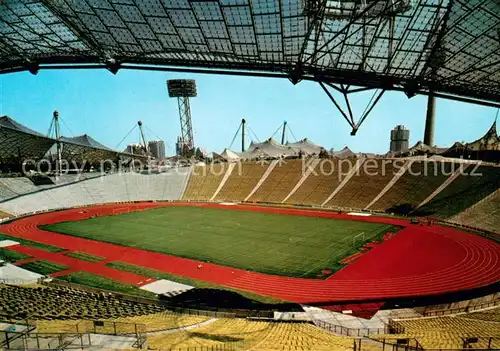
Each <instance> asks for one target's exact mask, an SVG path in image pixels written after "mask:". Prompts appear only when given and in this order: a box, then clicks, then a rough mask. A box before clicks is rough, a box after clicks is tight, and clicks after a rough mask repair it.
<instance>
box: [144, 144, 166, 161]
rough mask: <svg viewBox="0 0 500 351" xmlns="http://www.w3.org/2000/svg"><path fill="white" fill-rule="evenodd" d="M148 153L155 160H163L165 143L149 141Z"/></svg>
mask: <svg viewBox="0 0 500 351" xmlns="http://www.w3.org/2000/svg"><path fill="white" fill-rule="evenodd" d="M148 147H149V152H150V153H151V155H153V157H154V158H156V159H157V160H164V159H165V142H164V141H163V140H151V141H150V142H149V143H148Z"/></svg>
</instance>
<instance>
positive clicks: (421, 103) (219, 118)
mask: <svg viewBox="0 0 500 351" xmlns="http://www.w3.org/2000/svg"><path fill="white" fill-rule="evenodd" d="M174 78H190V79H196V82H197V87H198V97H196V98H193V99H192V100H191V111H192V117H193V129H194V133H195V134H194V137H195V143H196V145H197V146H200V147H203V148H205V149H206V150H207V151H218V152H220V151H222V150H223V149H224V148H225V147H228V146H229V144H230V142H231V140H232V138H233V136H234V133H235V132H236V129H237V128H238V125H239V123H240V121H241V119H242V118H245V119H246V120H247V122H248V124H249V126H250V127H251V128H252V129H253V130H254V131H255V133H256V135H257V136H258V137H259V139H261V140H263V139H265V138H267V137H269V136H271V134H273V133H274V131H275V130H276V129H277V128H278V127H279V125H280V124H281V123H282V122H283V121H284V120H286V121H287V122H288V124H289V126H290V127H291V129H292V131H293V132H294V134H295V136H296V137H297V138H298V139H301V138H304V137H308V138H309V139H310V140H312V141H313V142H315V143H317V144H321V145H323V146H325V147H326V148H331V147H333V148H334V149H336V150H338V149H341V148H343V147H344V146H346V145H347V146H349V147H350V148H351V149H352V150H354V151H356V152H360V151H363V152H377V153H384V152H386V151H388V147H389V134H390V130H391V129H392V128H393V127H394V126H395V125H396V124H404V125H406V126H407V127H408V128H410V131H411V133H410V138H411V140H410V143H411V144H414V143H416V142H417V141H419V140H422V139H423V131H424V125H425V109H426V97H419V96H417V97H414V98H412V99H408V98H407V97H406V96H405V95H404V94H403V93H399V92H390V93H386V94H385V95H384V96H383V97H382V100H381V101H380V103H379V104H378V105H377V106H376V107H375V109H374V110H373V112H372V114H371V115H370V116H369V117H368V119H367V120H366V121H365V123H364V124H363V125H362V127H361V129H360V130H359V132H358V134H357V136H355V137H352V136H350V135H349V132H350V129H349V126H348V124H347V122H345V121H344V119H343V118H342V117H341V115H340V113H339V112H338V111H337V110H336V109H335V107H334V106H333V104H332V103H331V102H330V100H329V99H328V97H327V96H326V94H325V93H324V92H323V90H322V89H321V87H320V86H319V85H318V84H315V83H312V82H301V83H299V84H298V85H295V86H294V85H292V84H291V83H290V82H289V81H288V80H285V79H269V78H248V77H236V76H217V75H193V74H177V73H165V72H145V71H131V70H122V71H120V72H118V74H117V75H112V74H111V73H109V72H108V71H105V70H61V71H52V70H51V71H43V70H42V71H40V73H38V75H37V76H33V75H31V74H29V73H27V72H21V73H14V74H6V75H0V115H8V116H10V117H12V118H14V119H15V120H17V121H18V122H20V123H22V124H25V125H27V126H28V127H30V128H32V129H35V130H37V131H39V132H41V133H44V134H45V133H47V130H48V126H49V123H50V120H51V117H52V111H53V110H58V111H59V114H60V116H61V118H62V119H63V120H64V122H65V124H66V125H67V126H68V127H69V129H70V130H71V132H70V131H69V130H68V129H67V128H66V126H65V125H64V124H63V125H62V132H63V134H65V135H69V136H71V134H72V133H73V134H74V135H80V134H84V133H87V134H89V135H91V136H92V137H94V138H95V139H97V140H98V141H100V142H102V143H103V144H105V145H108V146H109V147H112V148H115V147H117V145H118V143H119V142H120V141H121V140H122V139H123V137H124V136H125V135H126V134H127V133H128V132H129V131H130V130H131V129H132V127H133V126H134V125H135V123H136V122H137V121H138V120H142V121H143V122H144V124H145V125H146V126H148V128H149V129H150V130H151V131H152V132H153V133H154V134H153V133H152V132H150V131H148V130H147V131H146V135H147V137H148V138H149V139H151V138H156V136H158V137H160V138H162V139H164V140H165V141H166V143H167V145H168V149H167V153H168V154H173V153H174V149H173V148H174V145H175V140H176V138H177V135H179V129H180V124H179V117H178V111H177V102H176V100H175V99H171V98H169V97H168V93H167V89H166V83H165V82H166V80H167V79H174ZM372 94H373V93H372V92H368V93H360V94H355V96H353V99H352V100H351V101H352V102H351V103H352V106H353V110H354V112H355V114H356V115H357V116H359V115H360V114H361V113H362V112H363V110H364V108H365V106H366V104H367V102H368V101H369V99H370V97H371V95H372ZM336 96H338V95H336ZM339 97H340V96H339ZM496 113H497V111H496V109H493V108H490V107H483V106H477V105H472V104H466V103H459V102H454V101H447V100H442V99H440V100H438V102H437V108H436V134H435V135H436V139H435V142H436V144H437V145H439V146H449V145H451V144H453V142H455V141H457V140H458V141H473V140H475V139H477V138H479V137H480V136H482V135H483V134H484V133H485V132H486V131H487V130H488V128H489V127H490V126H491V123H492V122H493V120H494V118H495V115H496ZM277 138H278V139H279V137H278V136H277ZM138 141H139V136H138V133H137V132H134V133H132V134H131V135H130V136H129V137H128V138H127V139H126V140H125V141H124V142H123V143H122V144H120V149H123V148H125V146H126V144H128V143H132V142H138ZM290 141H293V139H292V138H291V137H290ZM239 148H240V142H239V141H236V142H235V143H234V145H233V149H235V150H237V151H239Z"/></svg>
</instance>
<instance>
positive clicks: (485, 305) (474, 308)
mask: <svg viewBox="0 0 500 351" xmlns="http://www.w3.org/2000/svg"><path fill="white" fill-rule="evenodd" d="M494 306H500V299H497V300H494V301H491V302H486V303H483V304H480V305H475V306H467V307H457V308H451V309H443V310H433V311H426V312H424V314H423V315H424V317H433V316H446V315H450V314H457V313H463V312H474V311H477V310H482V309H485V308H488V307H494Z"/></svg>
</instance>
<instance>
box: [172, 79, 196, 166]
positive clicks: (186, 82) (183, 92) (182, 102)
mask: <svg viewBox="0 0 500 351" xmlns="http://www.w3.org/2000/svg"><path fill="white" fill-rule="evenodd" d="M167 88H168V95H169V96H170V97H176V98H177V105H178V107H179V117H180V121H181V135H180V138H179V140H178V141H177V154H178V155H182V156H187V155H188V154H190V153H191V151H192V150H193V149H194V138H193V126H192V123H191V109H190V106H189V98H190V97H196V95H197V94H196V82H195V81H194V79H170V80H168V81H167Z"/></svg>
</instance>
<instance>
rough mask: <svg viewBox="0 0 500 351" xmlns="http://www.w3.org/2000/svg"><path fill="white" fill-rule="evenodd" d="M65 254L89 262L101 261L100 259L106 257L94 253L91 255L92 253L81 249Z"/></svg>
mask: <svg viewBox="0 0 500 351" xmlns="http://www.w3.org/2000/svg"><path fill="white" fill-rule="evenodd" d="M65 256H68V257H73V258H77V259H79V260H82V261H87V262H99V261H102V260H104V257H100V256H94V255H91V254H88V253H85V252H79V251H73V252H70V253H67V254H66V255H65Z"/></svg>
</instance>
